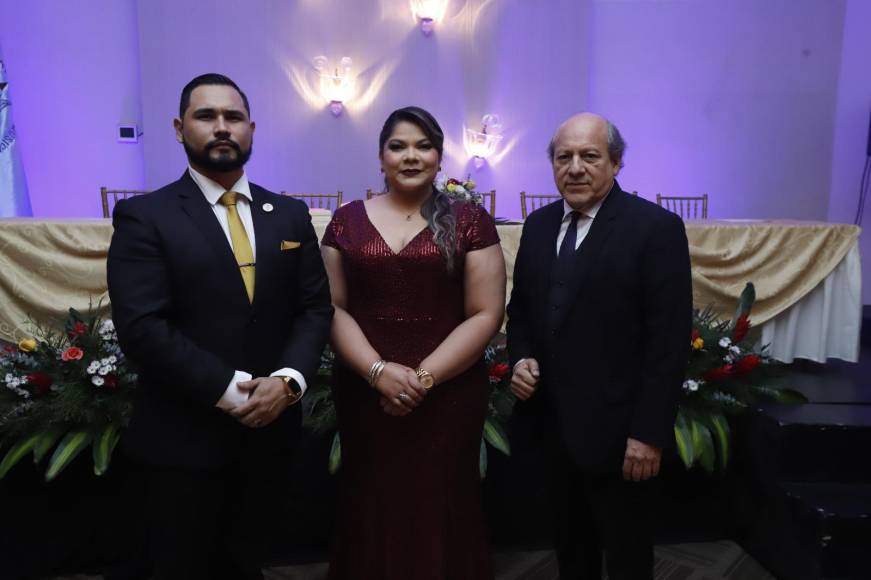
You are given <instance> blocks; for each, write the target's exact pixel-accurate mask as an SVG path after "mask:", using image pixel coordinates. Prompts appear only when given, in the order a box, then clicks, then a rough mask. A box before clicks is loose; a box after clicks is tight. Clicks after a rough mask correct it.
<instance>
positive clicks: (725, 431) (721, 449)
mask: <svg viewBox="0 0 871 580" xmlns="http://www.w3.org/2000/svg"><path fill="white" fill-rule="evenodd" d="M705 422H706V423H707V424H708V427H709V428H710V430H711V434H712V435H713V436H714V442H715V443H716V444H717V457H718V458H719V460H720V462H719V463H720V469H726V466H727V465H729V444H730V443H729V441H730V439H731V434H730V431H729V421H727V420H726V417H725V416H723V415H721V414H720V413H711V414H710V415H708V416H707V417H705Z"/></svg>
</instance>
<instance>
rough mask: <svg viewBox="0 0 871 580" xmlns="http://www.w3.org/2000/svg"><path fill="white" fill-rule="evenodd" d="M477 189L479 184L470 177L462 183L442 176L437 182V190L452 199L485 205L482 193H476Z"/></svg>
mask: <svg viewBox="0 0 871 580" xmlns="http://www.w3.org/2000/svg"><path fill="white" fill-rule="evenodd" d="M475 187H477V184H476V183H475V182H474V181H472V180H471V179H470V178H469V177H466V179H465V180H463V181H461V180H459V179H455V178H453V177H445V176H444V175H440V176H439V177H438V178H436V180H435V188H436V189H437V190H439V191H441V192H444V193H446V194H448V196H450V197H451V198H453V199H456V200H459V201H468V202H469V203H473V204H475V205H481V204H482V203H484V199H483V198H482V197H481V194H480V193H478V192H477V191H475Z"/></svg>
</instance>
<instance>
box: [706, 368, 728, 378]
mask: <svg viewBox="0 0 871 580" xmlns="http://www.w3.org/2000/svg"><path fill="white" fill-rule="evenodd" d="M731 374H732V365H723V366H721V367H717V368H714V369H711V370H709V371H708V372H706V373H705V380H706V381H722V380H723V379H727V378H729V375H731Z"/></svg>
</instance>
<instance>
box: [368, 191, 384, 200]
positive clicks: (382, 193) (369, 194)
mask: <svg viewBox="0 0 871 580" xmlns="http://www.w3.org/2000/svg"><path fill="white" fill-rule="evenodd" d="M384 193H385V192H383V191H372V190H371V189H367V190H366V199H372V198H373V197H375V196H376V195H384Z"/></svg>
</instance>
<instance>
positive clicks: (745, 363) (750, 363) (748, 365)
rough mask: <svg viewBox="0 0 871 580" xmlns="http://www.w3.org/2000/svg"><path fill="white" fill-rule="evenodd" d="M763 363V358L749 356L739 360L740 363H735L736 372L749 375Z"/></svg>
mask: <svg viewBox="0 0 871 580" xmlns="http://www.w3.org/2000/svg"><path fill="white" fill-rule="evenodd" d="M761 362H762V358H761V357H759V356H757V355H755V354H748V355H747V356H745V357H741V358H740V359H738V362H736V363H735V372H736V373H738V374H744V373H749V372H750V371H752V370H753V369H755V368H756V367H758V366H759V363H761Z"/></svg>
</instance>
